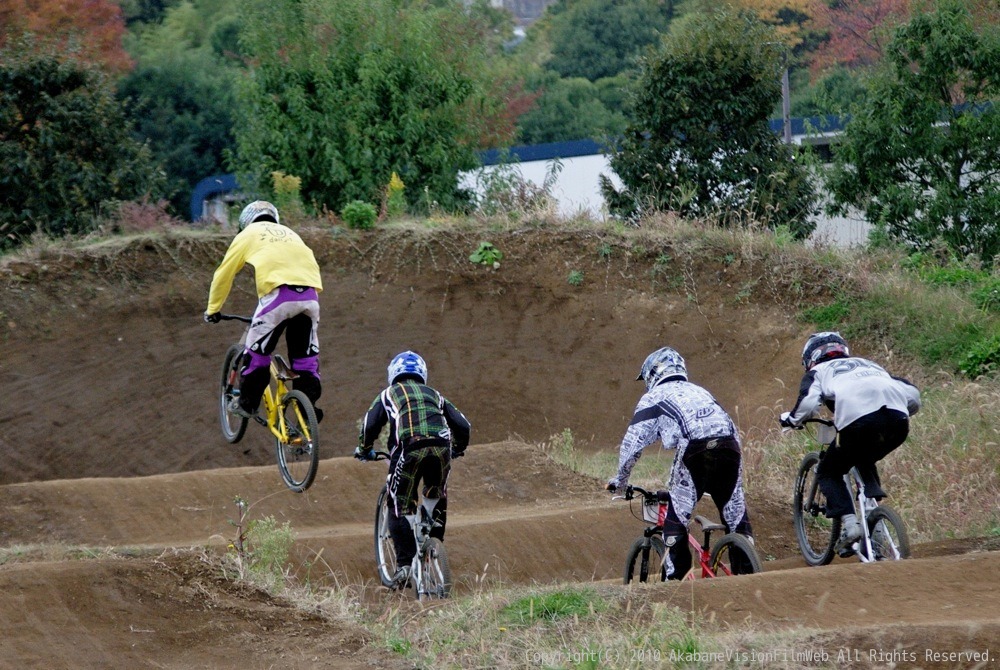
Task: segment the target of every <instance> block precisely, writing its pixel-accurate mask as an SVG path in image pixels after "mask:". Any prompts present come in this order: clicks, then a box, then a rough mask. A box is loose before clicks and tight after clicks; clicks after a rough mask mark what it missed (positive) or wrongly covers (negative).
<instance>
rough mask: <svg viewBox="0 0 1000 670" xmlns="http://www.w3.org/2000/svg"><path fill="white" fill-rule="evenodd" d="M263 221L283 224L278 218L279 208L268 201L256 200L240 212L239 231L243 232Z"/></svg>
mask: <svg viewBox="0 0 1000 670" xmlns="http://www.w3.org/2000/svg"><path fill="white" fill-rule="evenodd" d="M261 220H266V221H273V222H274V223H281V220H280V219H279V217H278V208H277V207H275V206H274V205H272V204H271V203H269V202H268V201H267V200H254V201H253V202H251V203H250V204H249V205H247V206H246V207H244V208H243V211H242V212H240V225H239V229H240V230H243V229H244V228H246V227H247V226H249V225H250V224H251V223H253V222H254V221H261Z"/></svg>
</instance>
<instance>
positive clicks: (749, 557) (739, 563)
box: [708, 533, 764, 577]
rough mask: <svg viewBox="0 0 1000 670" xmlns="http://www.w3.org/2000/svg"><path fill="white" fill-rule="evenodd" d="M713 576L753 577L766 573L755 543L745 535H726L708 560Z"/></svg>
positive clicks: (716, 545)
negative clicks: (727, 574) (753, 575)
mask: <svg viewBox="0 0 1000 670" xmlns="http://www.w3.org/2000/svg"><path fill="white" fill-rule="evenodd" d="M708 565H709V567H710V568H711V569H712V574H714V575H715V576H716V577H721V576H723V575H725V574H726V571H728V572H729V574H730V575H752V574H756V573H758V572H763V571H764V566H763V565H762V564H761V562H760V556H759V555H758V554H757V549H756V547H754V545H753V543H752V542H751V541H750V539H749V538H748V537H746V536H745V535H740V534H739V533H726V534H725V535H723V536H722V537H720V538H719V541H718V542H716V543H715V546H714V547H713V548H712V554H711V556H710V557H709V559H708Z"/></svg>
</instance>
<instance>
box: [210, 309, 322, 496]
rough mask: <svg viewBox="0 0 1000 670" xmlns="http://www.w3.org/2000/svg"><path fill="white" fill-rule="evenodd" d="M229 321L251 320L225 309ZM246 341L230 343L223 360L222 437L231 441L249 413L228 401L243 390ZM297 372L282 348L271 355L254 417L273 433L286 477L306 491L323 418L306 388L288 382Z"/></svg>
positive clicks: (222, 316)
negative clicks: (259, 407)
mask: <svg viewBox="0 0 1000 670" xmlns="http://www.w3.org/2000/svg"><path fill="white" fill-rule="evenodd" d="M219 318H220V319H221V320H225V321H242V322H244V323H250V321H251V319H250V317H247V316H239V315H233V314H220V315H219ZM244 349H245V346H244V343H243V342H242V339H241V341H240V342H237V343H234V344H232V345H230V347H229V349H228V350H227V351H226V356H225V360H224V362H223V364H222V380H221V386H220V393H219V423H220V426H221V428H222V437H224V438H225V440H226V441H227V442H229V443H230V444H236V443H237V442H239V441H240V440H242V439H243V435H244V434H245V433H246V430H247V424H248V423H249V419H247V418H246V417H243V416H240V415H239V414H234V413H232V412H230V411H229V402H230V401H231V400H232V399H233V398H236V397H239V394H240V367H241V366H242V364H243V352H244ZM297 376H298V375H296V374H295V371H294V370H292V369H291V367H289V365H288V363H287V362H286V361H285V359H284V358H282V357H281V355H280V354H274V355H273V356H272V357H271V383H270V385H269V386H268V387H267V388H266V389H265V390H264V395H263V397H262V405H263V407H262V409H263V416H261V414H260V413H258V414H257V415H256V416H255V417H254V420H255V421H256V422H257V423H259V424H260V425H262V426H264V427H265V428H267V429H268V431H269V432H270V433H271V435H273V436H274V447H275V451H276V455H277V459H278V471H279V472H280V473H281V479H282V481H284V482H285V486H287V487H288V488H289V489H291V490H292V491H295V492H297V493H301V492H302V491H305V490H306V489H307V488H309V486H310V485H312V483H313V481H314V480H315V479H316V470H317V468H318V467H319V424H318V422H317V421H316V410H315V409H314V408H313V405H312V402H310V400H309V398H307V397H306V395H305V394H304V393H302V392H301V391H296V390H293V389H289V388H288V382H290V381H292V380H293V379H295V378H296V377H297Z"/></svg>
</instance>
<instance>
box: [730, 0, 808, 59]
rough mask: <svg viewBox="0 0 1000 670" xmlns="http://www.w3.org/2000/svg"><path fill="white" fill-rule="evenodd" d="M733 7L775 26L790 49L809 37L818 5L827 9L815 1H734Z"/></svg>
mask: <svg viewBox="0 0 1000 670" xmlns="http://www.w3.org/2000/svg"><path fill="white" fill-rule="evenodd" d="M711 1H712V2H713V3H714V0H711ZM732 5H733V7H735V8H736V9H747V10H750V11H752V12H755V13H756V14H757V16H758V17H759V18H760V20H761V21H763V22H764V23H766V24H767V25H770V26H774V30H775V32H776V33H777V34H778V36H779V38H780V39H781V41H783V42H784V43H785V44H787V45H788V46H789V48H795V47H798V46H799V45H800V44H802V43H803V41H805V40H806V39H807V38H808V37H809V33H810V31H811V24H812V20H813V16H814V14H815V12H816V7H817V5H822V6H824V7H825V3H823V2H819V3H817V2H816V1H815V0H732Z"/></svg>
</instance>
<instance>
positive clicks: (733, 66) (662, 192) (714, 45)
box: [602, 10, 815, 237]
mask: <svg viewBox="0 0 1000 670" xmlns="http://www.w3.org/2000/svg"><path fill="white" fill-rule="evenodd" d="M782 50H783V46H782V44H781V43H779V42H778V41H777V40H776V39H775V33H774V30H773V28H770V27H768V26H766V25H764V24H763V23H761V22H760V21H759V20H757V19H756V18H754V17H753V16H752V15H747V14H744V13H734V12H732V11H731V10H720V11H718V12H713V13H710V14H703V15H698V16H691V17H689V19H688V20H685V21H684V22H683V24H682V25H678V26H675V28H674V30H673V31H672V32H671V33H670V35H669V36H668V37H667V39H665V40H664V42H663V45H662V47H661V48H660V49H659V50H658V51H656V52H654V53H652V54H650V55H649V56H648V57H647V58H645V59H644V61H643V67H642V71H641V74H640V77H639V81H638V84H637V86H636V89H635V101H634V113H633V114H634V118H635V121H634V122H633V123H631V124H630V125H629V126H628V128H627V129H626V131H625V135H624V137H623V138H622V140H621V143H620V145H619V146H618V147H616V148H615V149H614V150H613V151H612V153H611V157H610V164H611V167H612V169H613V170H614V171H615V172H616V173H617V174H618V176H619V177H620V178H621V180H622V183H623V184H624V187H625V188H624V190H623V191H619V190H617V189H615V187H614V186H613V185H612V183H611V181H610V180H609V179H608V178H607V177H603V176H602V191H603V192H604V195H605V199H606V200H607V202H608V203H609V204H610V205H611V206H612V207H613V208H617V209H618V212H619V213H622V214H635V213H636V212H637V211H638V212H642V211H648V210H673V211H676V212H679V213H680V214H682V215H684V216H694V217H704V216H717V217H719V219H720V221H721V223H723V224H724V225H733V224H735V223H737V222H739V221H743V220H745V219H746V218H748V217H749V218H753V219H755V220H758V221H763V222H766V223H767V224H768V225H770V226H778V225H788V226H789V227H790V228H791V230H792V232H793V233H794V234H795V235H796V236H797V237H805V236H806V235H808V234H809V233H810V232H811V231H812V228H813V227H814V225H815V224H813V223H811V222H810V221H808V217H809V216H810V215H811V214H812V213H813V212H814V209H815V204H814V203H815V195H814V193H813V189H812V184H811V182H810V179H809V174H808V172H807V170H806V168H805V166H804V165H802V164H801V163H800V162H797V161H796V160H795V157H794V155H793V153H792V150H791V148H790V147H788V146H786V145H784V144H781V143H780V141H779V139H778V136H777V135H776V134H775V133H774V132H772V131H771V129H770V127H769V124H768V115H769V113H770V111H771V109H772V108H773V107H774V103H775V100H777V99H778V98H780V96H781V84H780V77H781V68H782V66H781V58H782ZM629 210H631V211H629Z"/></svg>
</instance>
